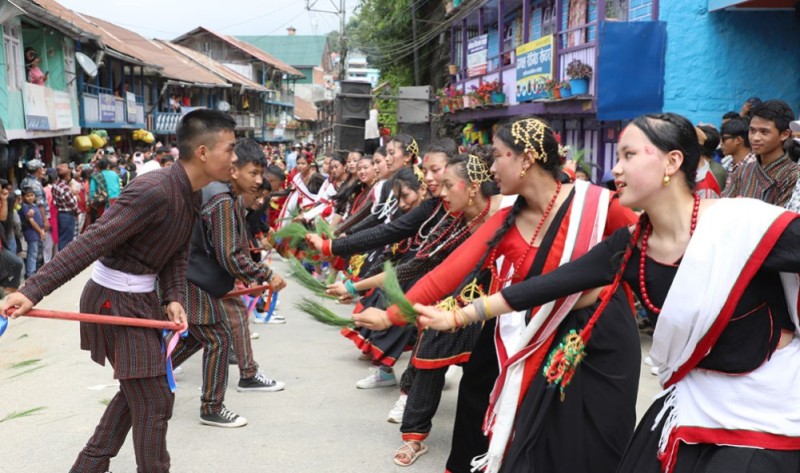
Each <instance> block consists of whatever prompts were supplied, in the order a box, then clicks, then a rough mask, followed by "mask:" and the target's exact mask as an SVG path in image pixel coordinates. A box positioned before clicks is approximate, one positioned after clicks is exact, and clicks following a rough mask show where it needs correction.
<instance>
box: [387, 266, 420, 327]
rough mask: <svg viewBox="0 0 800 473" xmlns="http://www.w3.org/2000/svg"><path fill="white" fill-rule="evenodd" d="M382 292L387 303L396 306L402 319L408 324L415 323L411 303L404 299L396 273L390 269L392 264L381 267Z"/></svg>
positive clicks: (415, 312) (415, 313) (415, 318)
mask: <svg viewBox="0 0 800 473" xmlns="http://www.w3.org/2000/svg"><path fill="white" fill-rule="evenodd" d="M383 292H384V294H386V298H387V299H388V300H389V303H390V304H392V305H396V306H397V308H398V309H400V313H401V314H402V315H403V319H405V321H406V322H407V323H408V324H416V323H417V311H416V310H414V306H413V305H411V302H410V301H409V300H408V299H406V295H405V293H403V288H401V287H400V281H398V280H397V272H395V270H394V267H392V263H390V262H388V261H387V262H386V263H384V265H383Z"/></svg>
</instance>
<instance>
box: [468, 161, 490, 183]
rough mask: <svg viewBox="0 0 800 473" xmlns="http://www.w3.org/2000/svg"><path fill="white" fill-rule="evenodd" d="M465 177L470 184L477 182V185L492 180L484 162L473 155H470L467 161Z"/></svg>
mask: <svg viewBox="0 0 800 473" xmlns="http://www.w3.org/2000/svg"><path fill="white" fill-rule="evenodd" d="M467 177H468V178H469V181H470V182H477V183H478V184H483V183H484V182H489V181H491V180H492V176H491V174H489V168H488V167H487V166H486V162H484V160H482V159H481V158H479V157H477V156H475V155H474V154H470V155H469V158H468V159H467Z"/></svg>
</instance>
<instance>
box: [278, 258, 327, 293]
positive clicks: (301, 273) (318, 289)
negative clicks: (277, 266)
mask: <svg viewBox="0 0 800 473" xmlns="http://www.w3.org/2000/svg"><path fill="white" fill-rule="evenodd" d="M288 263H289V268H290V270H291V271H292V277H294V278H295V279H296V280H297V282H299V283H300V285H301V286H303V287H304V288H306V289H308V290H309V291H311V292H312V293H314V295H316V296H319V297H324V298H326V299H336V296H331V295H329V294H326V293H325V290H326V289H327V287H326V286H325V284H323V283H322V282H320V281H319V280H318V279H317V278H315V277H314V275H312V274H311V273H309V272H308V271H306V268H305V266H303V263H301V262H300V261H298V259H297V258H295V257H292V256H290V257H289V261H288Z"/></svg>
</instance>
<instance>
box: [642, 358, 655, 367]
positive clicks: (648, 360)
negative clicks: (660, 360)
mask: <svg viewBox="0 0 800 473" xmlns="http://www.w3.org/2000/svg"><path fill="white" fill-rule="evenodd" d="M644 364H646V365H647V366H655V365H656V364H655V363H653V359H652V358H650V357H649V356H646V357H644Z"/></svg>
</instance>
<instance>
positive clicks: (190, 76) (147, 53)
mask: <svg viewBox="0 0 800 473" xmlns="http://www.w3.org/2000/svg"><path fill="white" fill-rule="evenodd" d="M83 16H84V17H86V18H87V19H88V20H90V21H91V22H93V23H94V24H96V25H97V28H98V29H99V31H102V33H103V34H102V35H101V36H102V37H103V39H104V41H105V40H106V38H108V39H109V40H110V41H113V44H115V45H121V46H119V47H120V48H123V49H124V51H126V54H130V55H132V56H134V57H137V58H139V59H140V60H142V61H144V62H146V63H148V64H155V65H157V66H159V67H160V68H161V71H160V73H161V74H162V75H163V76H165V77H167V78H170V79H174V80H177V81H180V82H186V83H190V84H191V83H194V84H204V85H208V86H225V85H228V83H227V82H226V81H225V80H223V79H222V78H220V77H219V76H217V75H216V74H214V73H213V72H211V71H209V70H208V69H206V68H204V67H202V66H200V65H199V64H197V63H195V62H194V61H192V60H191V59H189V58H188V57H186V56H184V55H182V54H180V53H179V52H177V51H175V50H173V49H171V48H168V47H166V46H164V45H162V44H160V43H158V42H157V41H155V40H151V39H147V38H145V37H144V36H141V35H139V34H137V33H135V32H133V31H131V30H127V29H125V28H123V27H121V26H117V25H115V24H113V23H109V22H107V21H105V20H101V19H99V18H95V17H92V16H88V15H83ZM106 44H107V45H111V43H108V42H107V43H106ZM112 47H114V49H117V46H112Z"/></svg>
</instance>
